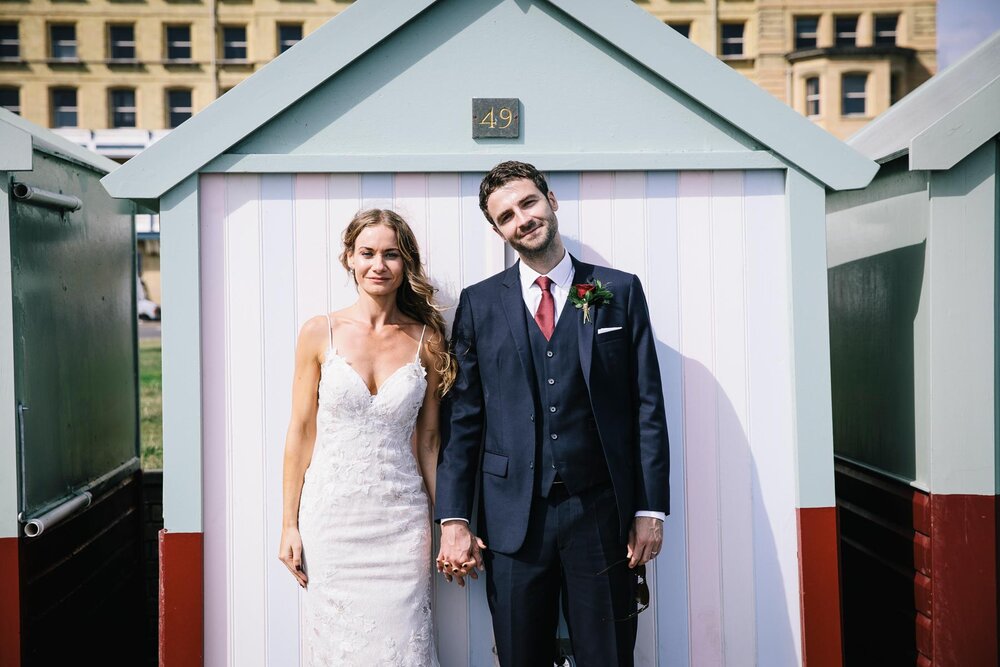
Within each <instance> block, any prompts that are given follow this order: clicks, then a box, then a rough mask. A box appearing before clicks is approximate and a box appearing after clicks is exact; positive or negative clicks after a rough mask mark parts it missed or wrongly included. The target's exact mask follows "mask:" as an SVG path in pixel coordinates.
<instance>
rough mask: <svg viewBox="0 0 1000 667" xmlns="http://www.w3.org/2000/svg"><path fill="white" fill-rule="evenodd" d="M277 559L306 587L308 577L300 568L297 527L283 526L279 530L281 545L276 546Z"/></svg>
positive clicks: (299, 538) (300, 539)
mask: <svg viewBox="0 0 1000 667" xmlns="http://www.w3.org/2000/svg"><path fill="white" fill-rule="evenodd" d="M278 560H280V561H281V562H282V563H284V564H285V567H287V568H288V571H289V572H291V573H292V576H293V577H295V580H296V581H297V582H299V586H301V587H302V588H305V587H306V583H307V582H308V579H307V578H306V573H305V571H304V570H303V569H302V538H301V537H300V536H299V529H298V528H288V527H286V528H283V529H282V530H281V546H280V547H278Z"/></svg>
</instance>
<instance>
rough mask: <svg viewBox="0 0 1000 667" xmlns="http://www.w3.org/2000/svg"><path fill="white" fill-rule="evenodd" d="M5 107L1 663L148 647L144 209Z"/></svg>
mask: <svg viewBox="0 0 1000 667" xmlns="http://www.w3.org/2000/svg"><path fill="white" fill-rule="evenodd" d="M117 166H118V165H117V164H115V163H114V162H112V161H111V160H108V159H106V158H103V157H100V156H98V155H96V154H94V153H91V152H89V151H86V150H84V149H82V148H80V147H78V146H76V145H74V144H72V143H71V142H69V141H66V140H65V139H62V138H61V137H58V136H56V135H55V134H53V133H52V132H49V131H48V130H45V129H43V128H41V127H38V126H36V125H33V124H32V123H29V122H27V121H25V120H24V119H22V118H20V117H19V116H16V115H14V114H12V113H10V112H8V111H6V110H4V109H0V432H2V433H4V436H3V437H2V438H0V591H2V594H0V664H3V665H52V664H63V663H64V662H68V661H69V659H70V656H72V659H73V660H74V661H81V660H82V661H84V662H88V661H91V660H94V661H96V660H98V659H100V660H103V661H107V662H109V663H116V664H125V663H126V662H131V661H133V660H134V659H135V658H136V655H137V654H140V655H141V651H142V650H143V643H144V641H145V635H146V632H145V624H144V623H143V620H142V619H143V613H144V610H143V604H144V593H143V576H142V568H141V564H142V550H141V542H140V538H141V527H140V525H139V512H138V508H139V504H140V475H141V471H140V470H139V456H138V453H139V443H138V440H139V438H138V433H139V432H138V379H137V378H138V368H137V357H136V349H137V348H136V321H135V282H136V281H135V259H134V258H135V240H134V237H133V235H134V231H133V223H132V213H133V209H134V206H133V205H132V204H131V203H130V202H127V201H116V200H114V199H112V198H111V197H110V196H108V194H107V192H105V191H104V189H103V188H102V187H101V185H100V183H99V179H100V178H101V177H102V176H104V175H105V174H107V173H109V172H110V171H112V170H113V169H115V168H116V167H117Z"/></svg>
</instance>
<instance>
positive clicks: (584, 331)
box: [560, 255, 597, 391]
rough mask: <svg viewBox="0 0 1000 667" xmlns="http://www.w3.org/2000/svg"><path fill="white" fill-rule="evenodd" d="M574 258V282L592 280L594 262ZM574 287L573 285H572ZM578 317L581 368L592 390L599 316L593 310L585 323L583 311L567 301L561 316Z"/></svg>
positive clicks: (585, 380) (588, 386) (584, 378)
mask: <svg viewBox="0 0 1000 667" xmlns="http://www.w3.org/2000/svg"><path fill="white" fill-rule="evenodd" d="M570 258H571V259H572V260H573V284H574V285H577V284H579V283H586V282H590V281H591V280H592V279H593V277H594V267H593V265H592V264H584V263H583V262H581V261H579V260H578V259H577V258H576V257H573V256H572V255H570ZM570 289H572V286H571V287H570ZM566 316H570V317H574V318H576V332H577V336H578V337H579V343H580V368H581V369H582V370H583V380H584V382H586V383H587V391H590V365H591V361H592V360H593V356H594V354H593V353H594V339H595V335H596V334H595V333H594V332H595V331H597V328H596V327H595V326H594V321H595V320H596V318H597V313H596V312H591V320H590V322H589V323H587V324H584V323H583V311H580V310H578V309H577V308H576V307H574V306H573V304H572V302H569V301H568V302H567V303H566V306H565V308H564V309H563V313H562V315H561V316H560V317H566Z"/></svg>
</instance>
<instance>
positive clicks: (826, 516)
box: [798, 507, 844, 667]
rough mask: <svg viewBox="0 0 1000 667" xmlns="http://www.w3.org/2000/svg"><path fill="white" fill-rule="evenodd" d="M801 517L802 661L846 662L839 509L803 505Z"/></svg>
mask: <svg viewBox="0 0 1000 667" xmlns="http://www.w3.org/2000/svg"><path fill="white" fill-rule="evenodd" d="M798 521H799V581H800V584H799V585H800V586H801V590H800V596H801V598H802V663H803V665H808V667H817V666H826V665H831V666H833V665H836V666H838V667H839V665H841V664H843V661H844V658H843V647H842V646H841V627H840V570H839V566H838V555H837V509H836V508H835V507H810V508H806V507H803V508H801V509H799V510H798Z"/></svg>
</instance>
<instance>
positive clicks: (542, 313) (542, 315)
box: [535, 276, 556, 340]
mask: <svg viewBox="0 0 1000 667" xmlns="http://www.w3.org/2000/svg"><path fill="white" fill-rule="evenodd" d="M535 284H536V285H538V286H539V287H541V288H542V300H541V302H540V303H539V304H538V310H536V311H535V322H537V323H538V328H539V329H541V330H542V335H543V336H545V340H550V339H551V338H552V332H553V331H554V330H555V328H556V301H555V299H553V298H552V292H551V291H550V290H549V286H551V285H552V279H551V278H549V277H548V276H538V278H537V279H536V280H535Z"/></svg>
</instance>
